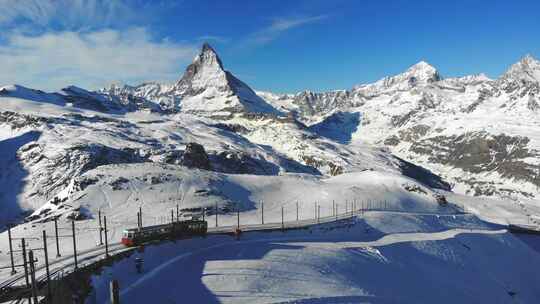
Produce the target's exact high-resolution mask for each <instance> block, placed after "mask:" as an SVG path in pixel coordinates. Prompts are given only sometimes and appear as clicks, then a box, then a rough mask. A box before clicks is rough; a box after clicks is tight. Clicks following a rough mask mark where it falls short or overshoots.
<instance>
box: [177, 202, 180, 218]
mask: <svg viewBox="0 0 540 304" xmlns="http://www.w3.org/2000/svg"><path fill="white" fill-rule="evenodd" d="M176 221H177V222H179V221H180V207H179V206H178V204H176Z"/></svg>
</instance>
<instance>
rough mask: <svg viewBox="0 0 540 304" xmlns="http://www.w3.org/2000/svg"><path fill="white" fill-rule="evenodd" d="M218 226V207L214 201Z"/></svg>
mask: <svg viewBox="0 0 540 304" xmlns="http://www.w3.org/2000/svg"><path fill="white" fill-rule="evenodd" d="M217 226H218V207H217V201H216V228H217Z"/></svg>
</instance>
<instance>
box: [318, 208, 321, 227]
mask: <svg viewBox="0 0 540 304" xmlns="http://www.w3.org/2000/svg"><path fill="white" fill-rule="evenodd" d="M320 221H321V205H318V206H317V224H318V223H319V222H320Z"/></svg>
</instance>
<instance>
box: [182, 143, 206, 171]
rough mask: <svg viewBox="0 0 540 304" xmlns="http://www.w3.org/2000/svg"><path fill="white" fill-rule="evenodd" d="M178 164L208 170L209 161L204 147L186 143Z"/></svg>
mask: <svg viewBox="0 0 540 304" xmlns="http://www.w3.org/2000/svg"><path fill="white" fill-rule="evenodd" d="M180 164H181V165H183V166H186V167H188V168H198V169H204V170H210V169H211V166H210V160H209V159H208V154H206V151H205V150H204V147H203V146H202V145H200V144H198V143H188V144H187V145H186V150H185V151H184V153H183V154H182V157H181V159H180Z"/></svg>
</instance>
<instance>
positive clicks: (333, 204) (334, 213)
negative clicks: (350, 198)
mask: <svg viewBox="0 0 540 304" xmlns="http://www.w3.org/2000/svg"><path fill="white" fill-rule="evenodd" d="M332 215H336V202H335V201H333V200H332Z"/></svg>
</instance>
